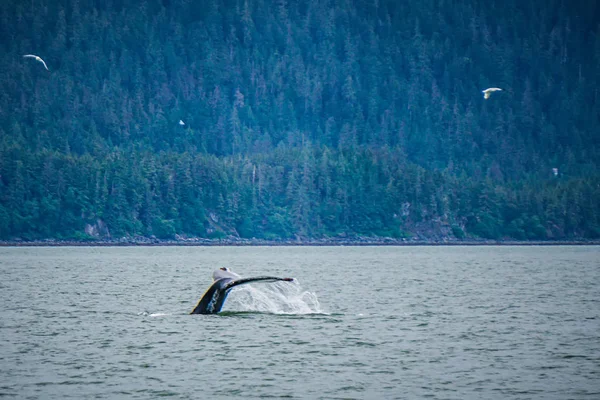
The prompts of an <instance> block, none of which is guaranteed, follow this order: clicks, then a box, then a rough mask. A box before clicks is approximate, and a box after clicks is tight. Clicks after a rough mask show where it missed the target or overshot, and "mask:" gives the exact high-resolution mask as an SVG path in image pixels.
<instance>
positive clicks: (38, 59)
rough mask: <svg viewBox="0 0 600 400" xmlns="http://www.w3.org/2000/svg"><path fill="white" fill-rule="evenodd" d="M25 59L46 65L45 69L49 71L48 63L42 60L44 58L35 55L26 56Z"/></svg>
mask: <svg viewBox="0 0 600 400" xmlns="http://www.w3.org/2000/svg"><path fill="white" fill-rule="evenodd" d="M23 57H25V58H33V59H35V60H36V61H39V62H41V63H42V64H44V68H46V69H48V66H47V65H46V63H45V62H44V60H42V57H38V56H36V55H34V54H25V55H24V56H23ZM48 71H50V70H49V69H48Z"/></svg>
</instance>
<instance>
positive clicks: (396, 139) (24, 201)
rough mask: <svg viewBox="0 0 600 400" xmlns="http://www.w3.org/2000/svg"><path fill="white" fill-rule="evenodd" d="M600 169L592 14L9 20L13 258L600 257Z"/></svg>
mask: <svg viewBox="0 0 600 400" xmlns="http://www.w3.org/2000/svg"><path fill="white" fill-rule="evenodd" d="M26 54H33V55H37V56H39V57H41V58H42V59H43V61H44V62H45V63H46V65H47V68H48V69H46V68H45V66H44V65H43V64H42V62H40V61H38V60H36V59H34V58H32V57H23V55H26ZM489 87H498V88H501V89H502V91H496V92H494V93H492V94H491V96H490V97H489V98H488V99H484V96H483V93H482V90H484V89H486V88H489ZM599 163H600V2H598V1H596V0H580V1H573V0H544V1H522V0H485V1H484V0H418V1H415V0H272V1H269V0H26V1H23V0H3V1H1V2H0V240H44V239H59V240H82V241H85V240H105V239H118V238H135V237H146V238H158V239H174V238H213V239H215V238H256V239H265V240H299V241H302V240H313V239H323V238H353V237H385V238H388V237H389V238H396V239H402V238H406V239H411V238H412V239H415V238H418V239H423V240H437V239H442V238H445V239H448V238H449V239H479V238H482V239H495V240H506V239H510V240H566V239H597V238H600V208H599V206H600V170H599V168H598V167H599Z"/></svg>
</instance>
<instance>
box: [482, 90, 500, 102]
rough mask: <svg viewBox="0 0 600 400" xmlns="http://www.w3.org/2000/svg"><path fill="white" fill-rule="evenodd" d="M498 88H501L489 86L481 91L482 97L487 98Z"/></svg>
mask: <svg viewBox="0 0 600 400" xmlns="http://www.w3.org/2000/svg"><path fill="white" fill-rule="evenodd" d="M498 90H502V89H500V88H497V87H491V88H488V89H485V90H482V91H481V92H482V93H483V98H484V99H486V100H487V99H489V98H490V95H491V94H492V92H496V91H498Z"/></svg>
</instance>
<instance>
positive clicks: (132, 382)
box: [0, 246, 600, 399]
mask: <svg viewBox="0 0 600 400" xmlns="http://www.w3.org/2000/svg"><path fill="white" fill-rule="evenodd" d="M221 266H228V267H231V268H232V269H233V270H234V271H236V272H238V273H239V274H241V275H243V276H253V275H264V274H269V275H279V276H293V277H296V278H298V282H299V283H298V284H295V285H292V286H288V287H285V286H277V285H284V284H277V285H272V284H264V286H261V285H256V286H251V287H246V288H240V289H239V290H237V289H236V290H235V291H234V292H233V293H232V294H231V296H230V298H229V299H228V302H227V303H226V307H225V312H224V313H223V314H222V315H210V316H201V315H188V312H189V311H190V310H191V309H192V308H193V307H194V305H195V304H196V302H197V301H198V299H199V297H200V296H201V295H202V293H203V292H204V290H205V289H206V288H207V287H208V286H209V285H210V283H211V273H212V270H213V269H214V268H217V267H221ZM0 273H1V275H0V277H1V280H0V300H1V305H2V308H1V309H0V339H1V341H0V397H1V396H4V397H6V398H12V397H14V398H31V399H38V398H39V399H63V398H73V399H81V398H101V399H113V398H115V399H121V398H140V399H152V398H158V397H163V396H173V397H175V398H183V399H198V398H204V397H213V398H259V397H276V398H281V397H286V398H309V399H320V398H323V399H341V398H345V399H348V398H350V399H351V398H356V399H394V398H398V399H414V398H431V399H598V398H600V247H593V246H591V247H567V246H564V247H563V246H561V247H517V246H515V247H233V248H232V247H219V248H216V247H195V248H190V247H145V248H0ZM288 285H289V284H288Z"/></svg>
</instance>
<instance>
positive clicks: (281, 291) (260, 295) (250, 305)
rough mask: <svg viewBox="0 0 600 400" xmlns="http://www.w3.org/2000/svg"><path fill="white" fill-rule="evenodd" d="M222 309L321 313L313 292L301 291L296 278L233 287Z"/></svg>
mask: <svg viewBox="0 0 600 400" xmlns="http://www.w3.org/2000/svg"><path fill="white" fill-rule="evenodd" d="M223 311H257V312H267V313H273V314H322V313H323V310H322V309H321V305H320V304H319V300H318V299H317V295H316V294H315V293H313V292H309V291H303V290H302V287H301V286H300V284H299V283H298V281H297V280H294V281H293V282H291V283H288V282H275V283H269V284H259V285H257V286H253V285H252V284H249V285H243V286H239V287H237V288H234V289H233V290H232V291H231V293H230V294H229V298H228V299H227V301H226V302H225V307H224V309H223Z"/></svg>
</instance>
